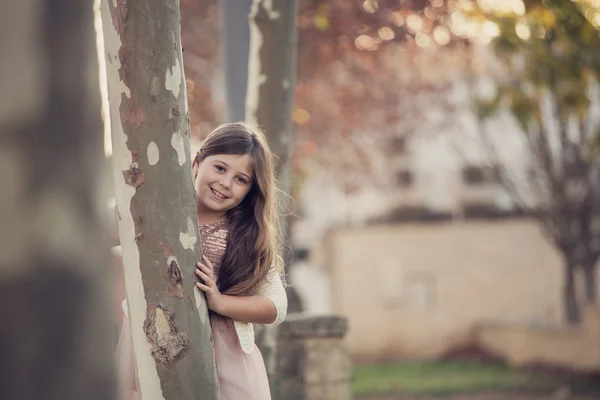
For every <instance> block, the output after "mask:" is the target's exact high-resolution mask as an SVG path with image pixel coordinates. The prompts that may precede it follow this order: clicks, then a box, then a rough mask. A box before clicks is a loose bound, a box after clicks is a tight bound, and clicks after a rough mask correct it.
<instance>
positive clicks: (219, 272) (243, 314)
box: [193, 123, 287, 400]
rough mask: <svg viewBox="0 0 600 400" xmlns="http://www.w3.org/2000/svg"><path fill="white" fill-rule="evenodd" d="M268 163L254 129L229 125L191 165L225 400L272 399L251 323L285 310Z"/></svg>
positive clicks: (200, 269) (272, 320) (271, 319)
mask: <svg viewBox="0 0 600 400" xmlns="http://www.w3.org/2000/svg"><path fill="white" fill-rule="evenodd" d="M272 158H273V156H272V153H271V151H270V149H269V146H268V144H267V141H266V138H265V136H264V135H263V134H262V133H261V132H260V131H258V130H256V129H253V128H251V127H250V126H248V125H246V124H244V123H231V124H225V125H222V126H220V127H218V128H217V129H216V130H214V131H213V132H211V133H210V134H209V135H208V137H207V138H206V139H205V141H204V142H203V143H202V146H201V148H200V151H199V152H198V154H197V156H196V159H195V160H194V164H193V167H194V188H195V191H196V200H197V202H198V222H199V224H200V236H201V239H202V251H203V262H202V263H201V262H199V263H198V265H197V269H196V274H197V275H198V277H199V278H200V282H198V283H197V287H198V288H199V289H200V290H202V291H204V293H205V294H206V299H207V303H208V308H209V310H210V314H211V319H210V321H211V327H212V332H213V343H214V349H215V359H216V365H217V375H218V378H219V385H220V389H221V396H222V398H223V400H241V399H244V400H252V399H256V400H264V399H270V398H271V395H270V392H269V384H268V380H267V373H266V369H265V365H264V362H263V359H262V355H261V354H260V351H259V350H258V348H257V347H256V345H255V344H254V331H253V328H252V324H253V323H259V324H279V323H281V322H282V321H283V319H284V318H285V315H286V310H287V297H286V294H285V289H284V286H283V282H282V279H281V278H280V272H281V267H282V262H281V258H280V257H279V256H278V253H277V251H278V246H277V234H276V232H277V230H276V225H277V220H276V201H275V193H276V188H275V178H274V172H273V161H272Z"/></svg>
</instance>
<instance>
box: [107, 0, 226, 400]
mask: <svg viewBox="0 0 600 400" xmlns="http://www.w3.org/2000/svg"><path fill="white" fill-rule="evenodd" d="M102 1H103V3H102V14H103V29H104V38H105V56H106V67H107V82H108V95H109V102H110V115H111V118H110V120H111V129H112V141H113V161H114V178H115V192H116V198H117V210H118V211H117V219H118V224H119V236H120V243H121V246H122V253H123V257H122V258H123V264H124V277H125V287H126V292H127V303H128V308H129V321H130V325H131V338H132V343H133V350H134V353H135V367H136V368H135V370H136V373H137V387H138V390H139V391H140V393H141V396H142V398H143V399H144V400H150V399H172V400H191V399H198V398H202V399H217V398H218V397H219V394H218V384H217V377H216V369H215V361H214V353H213V347H212V343H211V340H210V335H211V331H210V323H209V319H208V313H207V309H206V302H205V301H204V296H203V295H202V294H201V293H200V292H199V291H198V289H196V288H195V286H194V283H195V282H196V278H195V275H194V268H195V263H196V261H198V260H200V256H201V249H200V246H201V245H200V241H199V239H198V238H199V233H198V219H197V211H196V206H195V204H196V202H195V200H194V192H193V182H192V172H191V171H192V164H191V162H192V159H191V156H190V143H189V117H188V109H187V99H186V88H185V80H184V75H183V63H182V54H181V39H180V23H179V20H180V16H179V3H178V1H176V0H167V1H158V0H154V1H138V2H129V1H125V0H116V1H115V0H102ZM115 4H116V7H115V6H114V5H115Z"/></svg>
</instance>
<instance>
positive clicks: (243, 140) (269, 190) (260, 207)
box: [194, 122, 283, 296]
mask: <svg viewBox="0 0 600 400" xmlns="http://www.w3.org/2000/svg"><path fill="white" fill-rule="evenodd" d="M216 154H236V155H242V154H249V155H250V157H251V159H252V165H253V170H254V177H253V179H252V186H251V188H250V190H249V192H248V194H247V195H246V197H245V198H244V200H242V202H241V203H240V204H239V205H238V206H237V207H235V208H233V209H231V210H229V211H228V212H227V221H228V234H227V248H226V250H225V255H224V256H223V261H222V262H221V267H220V269H219V272H218V273H219V279H218V286H219V290H220V291H221V293H226V294H230V295H238V296H248V295H252V294H255V293H256V290H257V288H258V286H259V285H260V284H261V283H262V282H263V281H264V280H265V279H266V278H267V274H268V273H269V269H270V268H271V266H273V265H274V266H275V267H276V268H277V271H278V272H279V273H280V274H281V273H282V267H283V266H282V261H281V257H280V256H279V254H278V251H279V245H278V238H279V232H278V226H279V224H278V218H277V215H276V209H277V200H276V193H277V188H276V185H275V176H274V168H273V153H272V152H271V149H270V148H269V145H268V143H267V139H266V137H265V135H264V134H263V133H262V132H261V131H260V130H259V129H257V128H254V127H251V126H249V125H247V124H245V123H243V122H236V123H228V124H224V125H221V126H219V127H218V128H216V129H215V130H214V131H212V132H211V133H210V134H209V135H208V136H207V137H206V139H205V140H204V142H203V143H202V146H201V148H200V151H199V152H198V155H197V156H196V159H195V160H194V165H199V164H200V163H201V162H202V161H204V159H205V158H206V157H209V156H212V155H216Z"/></svg>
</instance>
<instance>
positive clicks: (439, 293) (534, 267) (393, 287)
mask: <svg viewBox="0 0 600 400" xmlns="http://www.w3.org/2000/svg"><path fill="white" fill-rule="evenodd" d="M321 252H322V253H323V254H324V255H325V257H324V261H323V262H322V263H320V268H321V269H322V271H323V272H324V273H326V274H328V275H329V277H330V281H331V298H332V304H333V312H334V313H336V314H340V315H343V316H346V317H347V318H348V321H349V324H350V326H351V329H350V330H349V332H348V335H347V344H348V349H349V351H350V354H351V357H352V359H353V360H354V361H358V362H363V361H365V362H373V361H386V360H390V361H394V360H407V359H419V360H422V359H433V358H437V357H440V356H443V355H444V354H446V353H448V352H450V351H452V350H453V349H456V348H458V347H462V346H466V345H471V344H473V343H474V341H475V335H476V327H478V326H481V325H483V324H489V323H491V324H502V325H513V326H514V325H519V326H525V327H529V328H552V327H558V326H561V322H562V316H563V314H562V300H561V293H562V276H563V274H562V264H561V257H560V255H559V254H558V253H557V252H556V251H555V249H554V248H553V247H552V246H551V245H550V244H549V243H548V241H547V240H546V239H545V238H544V237H543V235H542V232H541V230H540V228H539V226H538V225H537V223H536V221H535V220H533V219H527V218H508V219H500V220H496V221H493V220H492V221H490V220H466V221H454V222H453V221H436V222H429V223H424V222H410V223H402V224H395V225H376V226H366V227H356V228H346V229H336V230H334V231H332V232H330V234H329V235H328V237H327V240H326V241H325V242H323V248H322V249H321ZM315 268H317V267H315ZM599 275H600V274H599ZM580 278H581V277H578V279H580ZM578 285H579V288H581V289H582V288H583V285H582V282H578ZM581 293H583V291H581ZM599 340H600V339H599Z"/></svg>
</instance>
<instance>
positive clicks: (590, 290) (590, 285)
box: [583, 262, 597, 305]
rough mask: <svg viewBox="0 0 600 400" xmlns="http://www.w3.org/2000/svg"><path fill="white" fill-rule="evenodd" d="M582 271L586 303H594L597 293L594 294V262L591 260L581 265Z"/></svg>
mask: <svg viewBox="0 0 600 400" xmlns="http://www.w3.org/2000/svg"><path fill="white" fill-rule="evenodd" d="M583 273H584V277H585V299H586V302H587V303H588V304H591V305H595V304H596V299H597V294H596V290H597V288H596V263H595V262H591V263H589V264H585V265H584V266H583Z"/></svg>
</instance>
